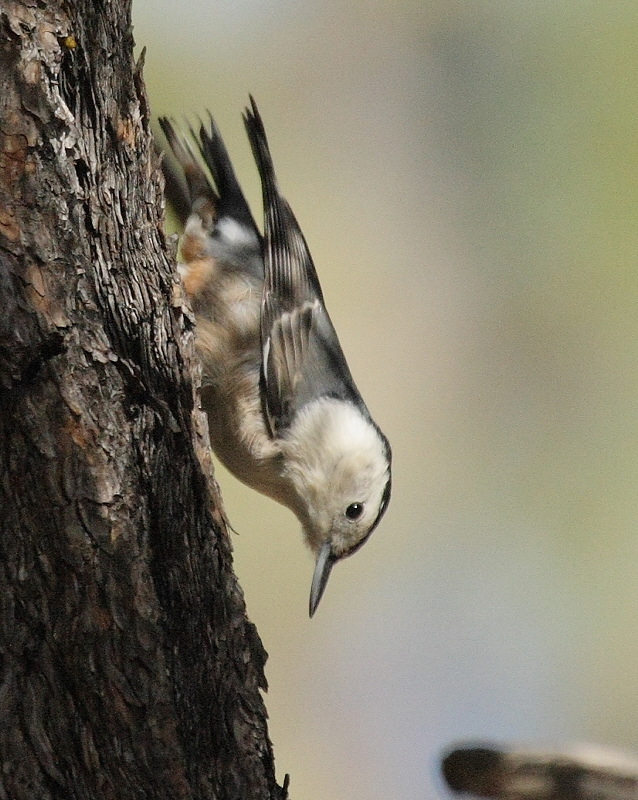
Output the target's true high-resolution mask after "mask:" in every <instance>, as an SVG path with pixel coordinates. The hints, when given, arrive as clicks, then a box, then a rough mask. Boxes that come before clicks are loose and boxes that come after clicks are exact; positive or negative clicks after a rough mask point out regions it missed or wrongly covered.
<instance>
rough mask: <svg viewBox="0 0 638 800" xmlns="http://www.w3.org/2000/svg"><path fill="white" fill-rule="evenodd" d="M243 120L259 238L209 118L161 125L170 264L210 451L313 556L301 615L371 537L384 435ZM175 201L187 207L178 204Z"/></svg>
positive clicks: (251, 125)
mask: <svg viewBox="0 0 638 800" xmlns="http://www.w3.org/2000/svg"><path fill="white" fill-rule="evenodd" d="M250 101H251V107H250V108H248V109H246V111H245V114H244V123H245V126H246V131H247V133H248V138H249V140H250V144H251V147H252V151H253V155H254V157H255V161H256V162H257V167H258V170H259V175H260V177H261V184H262V194H263V206H264V235H263V237H262V236H261V235H260V233H259V230H258V228H257V225H256V224H255V221H254V219H253V216H252V214H251V212H250V208H249V207H248V203H247V202H246V199H245V198H244V195H243V192H242V190H241V188H240V186H239V183H238V181H237V178H236V176H235V172H234V170H233V167H232V164H231V161H230V158H229V156H228V152H227V150H226V147H225V145H224V142H223V140H222V138H221V135H220V133H219V130H218V128H217V126H216V125H215V122H214V121H213V120H212V118H211V120H210V127H209V129H208V130H207V129H206V128H205V127H204V125H201V127H200V130H199V138H197V137H196V135H195V133H194V131H192V130H191V134H192V136H193V138H194V139H195V140H196V141H197V143H198V147H199V150H200V153H201V156H202V157H203V160H204V161H205V163H206V166H207V167H208V169H209V171H210V174H211V176H212V178H213V181H214V187H213V185H212V184H211V183H210V181H209V180H208V178H207V176H206V174H205V173H204V171H203V169H202V167H201V166H200V164H199V161H198V158H197V157H196V155H195V152H194V149H193V147H192V145H191V144H190V142H189V141H188V140H187V139H186V138H183V137H181V136H180V135H179V134H178V133H177V132H176V130H175V128H174V126H173V125H172V124H171V122H170V121H169V120H167V119H165V118H164V119H161V120H160V125H161V127H162V130H163V131H164V134H165V136H166V138H167V140H168V143H169V145H170V146H171V149H172V151H173V153H174V154H175V157H176V159H177V161H178V162H179V164H180V165H181V167H182V169H183V172H184V176H185V178H186V184H187V188H188V196H187V194H186V192H185V190H184V187H183V185H182V188H181V190H180V189H179V186H178V182H176V175H175V173H174V172H171V171H170V168H169V169H165V174H166V175H167V194H168V196H169V200H170V199H171V193H170V192H169V191H168V188H170V187H171V186H172V187H173V192H172V194H173V197H176V200H177V202H176V203H175V204H176V205H178V206H181V208H182V209H183V211H182V216H183V217H184V218H185V228H184V234H183V236H182V240H181V263H180V264H179V271H180V273H181V276H182V280H183V284H184V288H185V290H186V293H187V295H188V296H189V298H190V301H191V304H192V307H193V311H194V312H195V316H196V322H197V350H198V353H199V356H200V359H201V362H202V389H201V400H202V406H203V408H204V410H205V411H206V412H207V414H208V423H209V429H210V439H211V444H212V447H213V450H214V451H215V453H216V455H217V456H218V458H219V459H220V460H221V461H222V462H223V463H224V465H225V466H226V467H227V468H228V469H229V470H230V471H231V472H232V473H233V474H234V475H235V476H236V477H237V478H239V480H241V481H243V482H244V483H246V484H247V485H248V486H250V487H252V488H254V489H257V490H258V491H259V492H262V493H263V494H266V495H268V496H269V497H272V498H273V499H274V500H277V501H278V502H280V503H282V504H283V505H285V506H287V507H288V508H289V509H291V510H292V511H293V512H294V513H295V514H296V516H297V517H298V519H299V520H300V522H301V525H302V527H303V532H304V536H305V539H306V542H307V543H308V545H309V546H310V548H311V549H312V551H313V552H314V553H315V555H316V564H315V570H314V575H313V578H312V587H311V591H310V616H312V615H313V614H314V612H315V610H316V608H317V605H318V604H319V600H320V599H321V596H322V594H323V591H324V589H325V586H326V583H327V581H328V577H329V575H330V571H331V569H332V567H333V566H334V564H335V563H336V562H337V561H338V560H340V559H342V558H345V557H346V556H349V555H351V554H352V553H354V552H355V551H356V550H358V549H359V547H361V545H362V544H363V543H364V542H365V541H366V539H367V538H368V537H369V536H370V534H371V533H372V531H373V530H374V528H375V527H376V525H377V524H378V522H379V520H380V519H381V517H382V515H383V513H384V512H385V510H386V508H387V505H388V502H389V499H390V486H391V471H390V470H391V467H390V465H391V454H390V446H389V444H388V440H387V439H386V438H385V436H384V435H383V434H382V433H381V431H380V429H379V428H378V426H377V425H376V424H375V423H374V421H373V420H372V417H371V416H370V413H369V412H368V409H367V408H366V405H365V403H364V402H363V400H362V399H361V395H360V394H359V392H358V391H357V388H356V386H355V383H354V381H353V379H352V375H351V374H350V370H349V368H348V364H347V363H346V359H345V357H344V355H343V351H342V349H341V346H340V344H339V340H338V338H337V334H336V332H335V330H334V327H333V325H332V322H331V321H330V317H329V316H328V312H327V311H326V307H325V305H324V300H323V294H322V291H321V287H320V285H319V280H318V278H317V273H316V270H315V267H314V264H313V261H312V258H311V256H310V251H309V250H308V246H307V244H306V241H305V239H304V236H303V234H302V232H301V229H300V228H299V225H298V223H297V220H296V219H295V216H294V214H293V212H292V210H291V208H290V206H289V205H288V203H287V202H286V200H285V199H284V198H283V197H282V196H281V194H280V192H279V188H278V186H277V180H276V177H275V171H274V168H273V163H272V159H271V156H270V151H269V148H268V141H267V139H266V133H265V130H264V126H263V123H262V120H261V117H260V115H259V112H258V110H257V106H256V104H255V101H254V100H253V98H252V97H251V98H250ZM185 208H188V211H186V210H184V209H185Z"/></svg>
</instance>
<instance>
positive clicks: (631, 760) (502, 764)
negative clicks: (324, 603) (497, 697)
mask: <svg viewBox="0 0 638 800" xmlns="http://www.w3.org/2000/svg"><path fill="white" fill-rule="evenodd" d="M441 771H442V773H443V777H444V778H445V781H446V783H447V785H448V786H449V787H450V789H451V790H452V791H454V792H455V793H464V794H465V793H467V794H472V795H474V796H476V797H486V798H495V800H636V798H637V797H638V759H637V758H636V757H634V756H630V755H628V754H624V753H620V752H617V751H613V750H609V749H607V748H601V747H598V746H595V745H572V746H568V747H565V748H562V749H558V750H551V749H546V750H538V749H533V748H528V747H516V748H511V747H501V746H499V745H495V744H492V743H482V742H481V743H467V744H463V745H458V746H456V747H455V748H454V749H451V750H449V751H448V752H447V753H446V754H445V756H444V758H443V760H442V763H441Z"/></svg>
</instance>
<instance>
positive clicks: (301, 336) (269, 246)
mask: <svg viewBox="0 0 638 800" xmlns="http://www.w3.org/2000/svg"><path fill="white" fill-rule="evenodd" d="M250 99H251V108H249V109H247V110H246V112H245V114H244V123H245V125H246V131H247V133H248V138H249V140H250V144H251V147H252V150H253V154H254V156H255V161H256V162H257V167H258V169H259V175H260V178H261V184H262V195H263V205H264V269H265V281H264V294H263V299H262V310H261V338H262V348H263V359H262V394H263V401H264V410H265V413H266V418H267V420H268V423H269V426H270V430H271V433H272V434H273V435H278V434H281V433H282V432H283V431H285V429H286V428H287V427H288V426H289V425H290V422H291V421H292V419H293V418H294V416H295V414H296V413H297V412H298V411H299V410H300V409H301V408H302V407H303V406H304V405H305V404H307V403H309V402H311V401H312V400H314V399H316V398H318V397H322V396H331V397H337V398H340V399H347V400H351V401H352V402H355V403H357V404H358V405H363V401H362V400H361V398H360V396H359V393H358V391H357V389H356V387H355V384H354V381H353V379H352V376H351V374H350V370H349V369H348V365H347V363H346V360H345V357H344V355H343V351H342V350H341V346H340V344H339V340H338V339H337V334H336V333H335V330H334V327H333V325H332V322H331V321H330V318H329V316H328V313H327V311H326V309H325V306H324V301H323V294H322V291H321V286H320V285H319V279H318V277H317V272H316V270H315V266H314V264H313V261H312V257H311V255H310V251H309V249H308V245H307V244H306V240H305V238H304V236H303V233H302V232H301V229H300V227H299V224H298V223H297V220H296V218H295V215H294V214H293V212H292V209H291V208H290V206H289V205H288V203H287V202H286V200H285V199H284V198H283V197H282V196H281V194H280V192H279V188H278V186H277V180H276V176H275V171H274V167H273V163H272V158H271V156H270V151H269V148H268V140H267V138H266V132H265V130H264V125H263V122H262V120H261V117H260V115H259V111H258V110H257V106H256V105H255V101H254V100H253V98H252V97H251V98H250Z"/></svg>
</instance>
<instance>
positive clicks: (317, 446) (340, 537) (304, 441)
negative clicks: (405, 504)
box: [282, 397, 390, 616]
mask: <svg viewBox="0 0 638 800" xmlns="http://www.w3.org/2000/svg"><path fill="white" fill-rule="evenodd" d="M282 445H283V450H284V463H285V465H286V476H285V477H286V478H287V479H288V480H289V481H290V483H291V484H292V486H293V487H294V490H295V495H296V502H295V507H294V509H293V510H294V511H295V512H296V513H297V516H298V517H299V519H300V520H301V523H302V525H303V530H304V535H305V538H306V541H307V542H308V545H309V546H310V548H311V549H312V550H313V552H314V553H315V554H316V556H317V561H316V566H315V572H314V576H313V581H312V590H311V594H310V616H312V615H313V614H314V612H315V610H316V608H317V605H318V604H319V600H320V599H321V595H322V594H323V591H324V589H325V587H326V583H327V581H328V577H329V575H330V571H331V569H332V567H333V566H334V564H335V563H336V562H337V561H339V560H340V559H342V558H345V557H346V556H349V555H351V554H352V553H354V552H355V551H356V550H358V549H359V547H361V545H362V544H363V543H364V542H365V541H366V539H367V538H368V536H369V535H370V534H371V533H372V531H373V530H374V528H375V527H376V525H377V523H378V522H379V520H380V519H381V516H382V515H383V513H384V511H385V509H386V507H387V505H388V501H389V499H390V448H389V445H388V443H387V440H386V439H385V437H384V436H383V434H381V432H380V431H379V429H378V428H377V427H376V426H375V425H374V423H373V422H372V421H371V420H370V418H369V417H368V416H367V415H366V414H365V413H363V411H362V410H361V409H359V408H358V407H357V406H356V405H355V404H354V403H351V402H348V401H343V400H337V399H334V398H326V397H322V398H319V399H317V400H315V401H313V402H312V403H309V404H308V405H307V406H306V407H304V408H303V409H302V410H301V411H300V412H299V413H298V414H297V416H296V418H295V420H294V422H293V424H292V425H291V427H290V429H289V431H288V432H287V433H286V436H285V438H284V441H283V442H282Z"/></svg>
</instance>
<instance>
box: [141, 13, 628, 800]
mask: <svg viewBox="0 0 638 800" xmlns="http://www.w3.org/2000/svg"><path fill="white" fill-rule="evenodd" d="M134 22H135V38H136V41H137V45H138V47H141V46H146V47H147V51H148V52H147V59H146V69H145V75H146V81H147V86H148V90H149V94H150V99H151V104H152V108H153V110H154V113H155V114H160V113H161V114H173V115H177V116H181V115H183V114H185V115H190V116H191V118H192V117H194V116H196V115H199V114H203V113H204V112H205V110H207V109H210V110H211V112H212V113H213V114H214V115H215V118H216V120H217V122H218V124H219V125H220V127H221V129H222V132H223V133H224V135H225V137H226V140H227V144H228V145H229V147H230V150H231V153H232V155H233V157H234V160H235V164H236V167H237V170H238V172H239V175H240V178H241V179H242V182H243V184H244V187H245V189H246V192H247V195H248V197H249V199H250V200H251V202H252V203H253V204H254V207H255V209H256V210H257V218H258V219H261V210H260V201H259V198H260V192H259V186H258V178H257V174H256V170H255V167H254V164H253V163H252V159H251V156H250V153H249V147H248V144H247V141H246V137H245V135H244V132H243V128H242V123H241V119H240V112H241V110H242V109H243V106H244V105H245V103H246V100H247V95H248V92H249V91H250V92H252V93H253V94H254V95H255V97H256V99H257V101H258V103H259V106H260V109H261V112H262V115H263V117H264V120H265V123H266V127H267V130H268V133H269V137H270V142H271V147H272V151H273V155H274V159H275V165H276V167H277V170H278V173H279V177H280V182H281V185H282V187H283V189H284V192H285V194H286V195H287V197H288V199H289V201H290V202H291V204H292V206H293V208H294V210H295V213H296V215H297V217H298V218H299V220H300V223H301V225H302V227H303V229H304V232H305V234H306V237H307V239H308V241H309V244H310V247H311V250H312V252H313V255H314V258H315V262H316V264H317V267H318V270H319V274H320V277H321V279H322V283H323V288H324V293H325V295H326V301H327V304H328V307H329V309H330V312H331V315H332V317H333V320H334V322H335V325H336V327H337V330H338V331H339V334H340V337H341V341H342V344H343V346H344V349H345V351H346V353H347V354H348V358H349V361H350V366H351V368H352V371H353V373H354V375H355V378H356V380H357V382H358V384H359V388H360V389H361V391H362V394H363V395H364V397H365V398H366V401H367V403H368V405H369V407H370V409H371V410H372V412H373V414H374V416H375V418H376V420H377V421H378V423H379V424H380V425H381V427H382V428H383V429H384V431H385V432H386V434H387V435H388V437H389V438H390V440H391V442H392V445H393V450H394V476H395V477H394V494H393V500H392V503H391V505H390V509H389V511H388V514H387V515H386V517H385V518H384V520H383V523H382V524H381V526H380V527H379V529H378V531H377V532H376V533H375V534H374V536H373V537H372V538H371V540H370V542H369V543H368V544H367V545H366V547H364V548H363V549H362V550H361V551H360V552H359V553H358V554H357V555H356V556H355V557H353V558H352V559H350V560H348V561H346V562H344V563H343V564H341V565H339V566H338V567H337V568H336V569H335V571H334V572H333V575H332V578H331V581H330V584H329V586H328V590H327V592H326V595H325V597H324V599H323V601H322V603H321V606H320V608H319V610H318V612H317V615H316V616H315V618H314V619H313V620H312V621H309V620H308V616H307V605H308V593H309V588H310V578H311V573H312V559H311V557H310V555H309V553H308V552H307V551H306V550H305V548H304V546H303V544H302V540H301V536H300V534H299V529H298V524H297V522H296V520H295V519H294V518H293V516H292V515H291V514H290V513H289V512H287V511H285V510H284V509H282V508H279V507H278V506H276V505H275V504H273V503H272V502H270V501H268V500H266V499H264V498H262V497H261V496H259V495H257V494H256V493H254V492H251V491H250V490H248V489H245V488H244V487H242V486H240V485H239V484H238V483H237V482H236V481H235V480H234V479H233V478H231V477H229V476H228V475H227V474H224V473H223V472H222V470H221V469H220V470H219V473H218V475H219V480H220V482H221V484H222V487H223V492H224V496H225V501H226V505H227V510H228V512H229V515H230V518H231V521H232V523H233V525H234V526H235V527H236V529H237V530H238V531H239V532H240V535H239V536H235V537H233V542H234V546H235V555H236V567H237V571H238V574H239V577H240V581H241V583H242V586H243V588H244V591H245V595H246V601H247V604H248V611H249V614H250V617H251V618H252V619H253V620H254V621H255V622H256V624H257V626H258V628H259V631H260V633H261V636H262V638H263V641H264V644H265V646H266V648H267V650H268V652H269V653H270V659H269V662H268V665H267V676H268V679H269V682H270V691H269V693H268V695H267V698H266V702H267V705H268V709H269V713H270V732H271V737H272V739H273V742H274V746H275V754H276V758H277V768H278V775H279V778H280V780H281V779H282V778H283V775H284V773H285V772H290V773H291V775H292V783H291V796H292V797H294V798H296V800H342V798H348V800H387V798H394V797H397V798H398V797H400V798H403V800H416V798H436V797H438V796H440V786H439V785H438V779H437V774H436V759H437V757H438V755H439V753H440V751H441V749H442V748H444V747H445V746H446V745H447V744H448V743H449V742H450V741H453V740H458V739H465V738H473V737H481V738H486V737H487V738H495V739H498V740H502V741H509V740H517V741H521V740H523V741H534V742H557V741H563V740H570V741H573V740H579V741H594V742H600V743H604V744H607V745H618V746H621V747H624V748H627V749H635V750H638V681H636V679H635V675H636V672H637V667H638V580H637V579H636V578H637V575H638V537H637V535H636V522H637V517H638V506H637V503H636V485H637V483H638V421H637V420H638V414H637V403H636V395H637V392H638V369H637V364H638V346H637V340H638V315H637V310H636V299H637V298H636V296H637V288H638V286H637V284H638V271H637V270H636V259H637V255H638V178H637V176H638V80H637V75H636V73H637V69H638V4H636V3H635V0H631V2H625V3H622V2H613V0H612V2H609V3H591V2H585V0H582V2H575V0H564V1H563V2H562V3H556V2H549V1H548V0H527V2H525V3H523V2H516V0H511V1H510V2H497V1H496V0H484V1H483V2H480V1H479V0H458V1H457V2H454V0H433V1H432V2H424V0H392V2H388V1H387V0H386V1H385V2H384V1H383V0H371V1H369V2H365V3H364V2H356V0H314V1H313V2H308V1H307V0H296V1H294V2H293V0H253V2H246V0H219V2H210V0H207V1H206V2H203V0H197V1H195V0H191V1H190V2H187V3H186V2H175V1H174V0H173V1H172V2H166V1H165V0H161V1H160V0H134Z"/></svg>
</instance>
